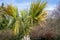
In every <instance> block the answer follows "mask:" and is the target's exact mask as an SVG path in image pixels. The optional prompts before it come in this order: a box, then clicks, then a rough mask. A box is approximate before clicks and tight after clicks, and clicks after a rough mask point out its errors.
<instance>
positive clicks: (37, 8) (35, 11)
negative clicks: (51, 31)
mask: <svg viewBox="0 0 60 40" xmlns="http://www.w3.org/2000/svg"><path fill="white" fill-rule="evenodd" d="M46 4H47V2H42V3H41V2H40V1H37V2H36V3H32V4H31V7H30V11H29V14H30V16H31V17H32V18H33V20H35V21H37V17H38V16H39V15H40V14H41V13H42V11H43V9H44V8H45V6H46Z"/></svg>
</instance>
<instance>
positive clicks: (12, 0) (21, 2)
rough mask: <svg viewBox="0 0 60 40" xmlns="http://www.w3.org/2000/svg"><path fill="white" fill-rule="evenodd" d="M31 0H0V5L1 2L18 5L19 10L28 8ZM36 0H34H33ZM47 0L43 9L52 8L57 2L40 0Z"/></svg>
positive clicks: (57, 0)
mask: <svg viewBox="0 0 60 40" xmlns="http://www.w3.org/2000/svg"><path fill="white" fill-rule="evenodd" d="M32 1H33V0H0V5H1V3H2V2H4V3H5V4H6V5H7V4H12V5H14V6H16V7H18V9H19V11H20V10H22V9H29V7H30V4H31V2H32ZM35 1H36V0H35ZM42 1H47V2H48V4H47V7H46V8H45V9H48V10H52V9H53V8H54V7H55V6H56V5H57V4H58V2H59V0H42Z"/></svg>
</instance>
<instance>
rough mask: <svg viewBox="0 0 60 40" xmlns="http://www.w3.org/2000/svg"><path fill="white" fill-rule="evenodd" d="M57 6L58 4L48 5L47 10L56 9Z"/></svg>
mask: <svg viewBox="0 0 60 40" xmlns="http://www.w3.org/2000/svg"><path fill="white" fill-rule="evenodd" d="M55 7H56V5H48V6H47V7H46V8H45V10H54V8H55Z"/></svg>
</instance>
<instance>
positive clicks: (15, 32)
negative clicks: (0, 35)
mask: <svg viewBox="0 0 60 40" xmlns="http://www.w3.org/2000/svg"><path fill="white" fill-rule="evenodd" d="M19 26H20V25H19V21H16V23H15V27H14V35H17V34H18V33H19Z"/></svg>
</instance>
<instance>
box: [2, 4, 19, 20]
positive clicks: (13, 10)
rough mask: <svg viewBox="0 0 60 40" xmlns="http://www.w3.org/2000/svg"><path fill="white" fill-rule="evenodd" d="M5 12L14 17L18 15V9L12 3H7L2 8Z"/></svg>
mask: <svg viewBox="0 0 60 40" xmlns="http://www.w3.org/2000/svg"><path fill="white" fill-rule="evenodd" d="M3 11H4V13H5V14H8V15H10V16H12V17H14V18H15V19H16V17H17V16H18V9H17V8H16V7H14V6H12V5H8V6H7V7H4V8H3Z"/></svg>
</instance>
